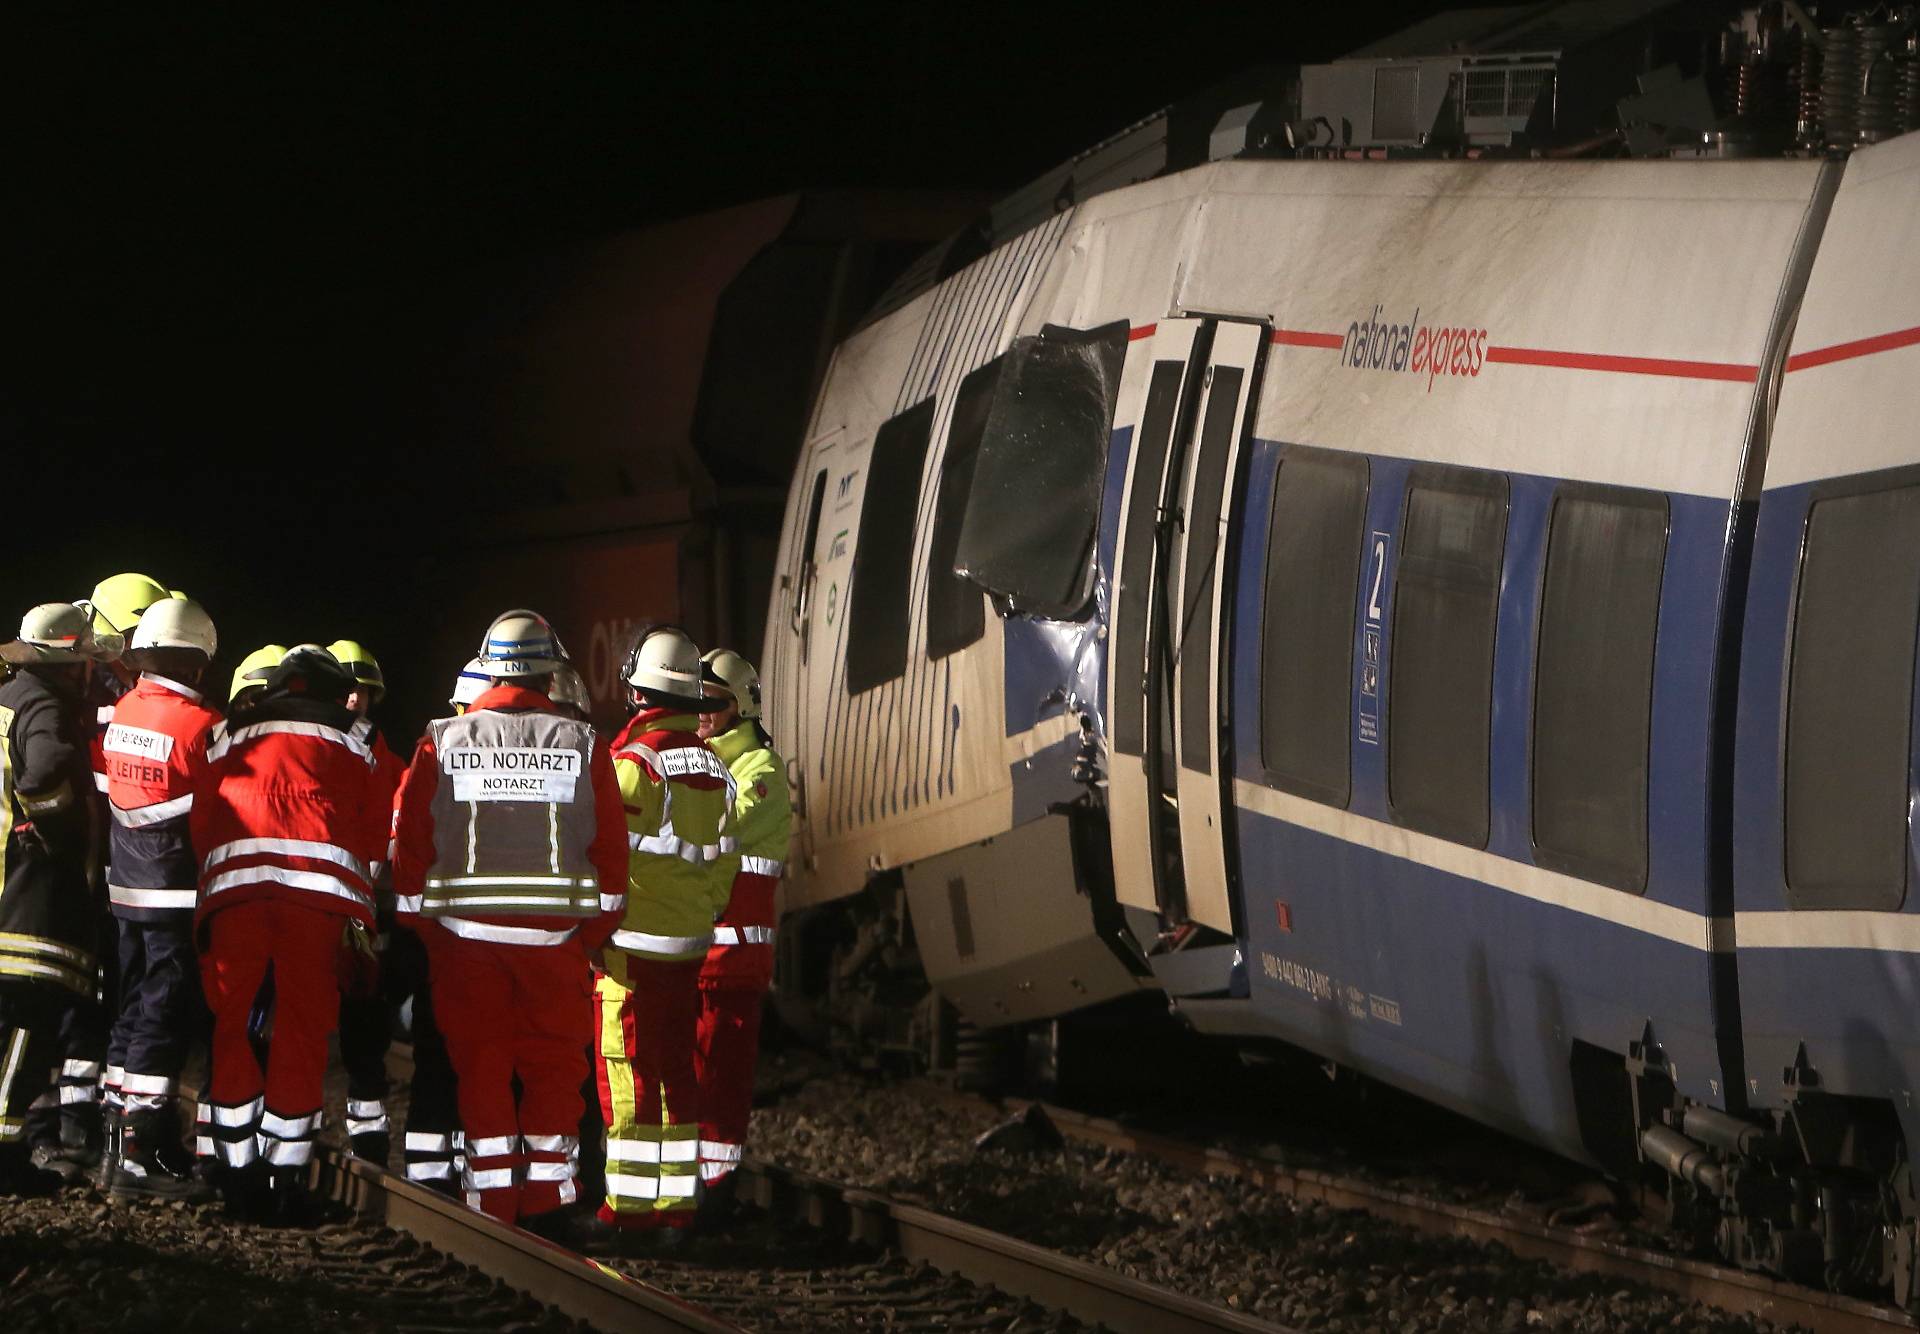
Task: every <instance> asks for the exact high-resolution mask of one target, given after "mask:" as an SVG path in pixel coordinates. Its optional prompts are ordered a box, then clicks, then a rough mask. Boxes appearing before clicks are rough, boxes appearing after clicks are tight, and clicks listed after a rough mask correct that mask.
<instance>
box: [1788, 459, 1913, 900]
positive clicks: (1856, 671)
mask: <svg viewBox="0 0 1920 1334" xmlns="http://www.w3.org/2000/svg"><path fill="white" fill-rule="evenodd" d="M1916 620H1920V486H1905V487H1900V488H1898V489H1894V490H1880V491H1869V492H1865V493H1856V494H1851V495H1829V496H1827V497H1826V498H1823V499H1816V500H1815V501H1814V503H1813V506H1812V508H1811V509H1810V510H1809V511H1808V514H1807V528H1806V536H1805V538H1804V539H1803V541H1802V542H1801V548H1800V586H1799V590H1798V593H1797V596H1796V599H1795V607H1794V617H1793V643H1792V650H1791V651H1792V657H1791V660H1790V663H1789V667H1788V684H1787V724H1786V731H1787V738H1786V740H1787V745H1786V762H1785V767H1786V775H1785V785H1786V803H1785V804H1786V854H1787V855H1786V861H1787V865H1786V872H1787V900H1788V902H1789V904H1790V905H1791V906H1793V907H1795V908H1856V909H1880V910H1892V909H1895V908H1898V907H1899V906H1900V904H1901V902H1902V901H1903V900H1904V899H1905V898H1906V892H1907V801H1908V786H1909V784H1908V767H1909V760H1908V757H1909V754H1910V748H1911V735H1910V734H1911V731H1912V726H1913V669H1914V627H1915V623H1916Z"/></svg>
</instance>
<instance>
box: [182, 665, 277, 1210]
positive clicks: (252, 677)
mask: <svg viewBox="0 0 1920 1334" xmlns="http://www.w3.org/2000/svg"><path fill="white" fill-rule="evenodd" d="M286 656H287V646H286V645H285V644H263V645H262V646H261V647H259V648H257V649H255V650H254V651H253V652H251V653H249V654H247V656H246V657H244V658H242V659H240V665H239V666H238V667H235V668H234V669H233V681H232V684H231V685H230V686H229V687H228V689H227V726H228V727H229V728H233V727H239V726H240V725H241V724H243V723H245V722H246V721H247V716H248V713H249V712H250V711H251V710H252V708H253V706H254V705H255V704H256V703H258V702H259V700H260V697H261V696H262V695H264V694H266V693H267V678H268V677H269V676H271V675H273V669H274V668H275V667H278V666H279V665H280V660H281V659H282V658H284V657H286ZM254 1004H255V1014H256V1015H257V1016H258V1017H259V1019H260V1020H261V1021H262V1024H263V1023H264V1020H265V1018H266V1015H267V1014H269V1013H271V1011H272V1007H273V982H272V980H271V979H269V980H268V981H267V982H266V984H265V985H264V986H263V987H262V988H261V990H260V993H259V995H258V996H257V997H256V998H255V1002H254ZM260 1026H261V1025H256V1027H260ZM265 1049H266V1048H265V1044H264V1041H263V1042H262V1043H261V1044H260V1046H259V1047H258V1049H257V1050H258V1051H265ZM194 1130H195V1134H194V1141H193V1152H194V1157H195V1159H196V1160H197V1161H196V1163H195V1170H196V1172H197V1173H198V1174H199V1175H200V1176H201V1177H202V1178H203V1179H205V1180H212V1179H213V1178H214V1177H215V1176H216V1175H218V1169H219V1167H220V1166H221V1160H220V1154H219V1149H218V1147H217V1146H216V1145H215V1143H214V1138H213V1104H212V1103H210V1102H208V1101H207V1100H206V1098H204V1097H203V1098H201V1099H200V1111H199V1117H198V1123H197V1124H196V1126H195V1128H194Z"/></svg>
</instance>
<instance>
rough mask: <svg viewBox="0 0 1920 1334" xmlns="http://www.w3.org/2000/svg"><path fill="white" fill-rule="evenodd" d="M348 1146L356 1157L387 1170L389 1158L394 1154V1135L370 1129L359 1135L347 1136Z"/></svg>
mask: <svg viewBox="0 0 1920 1334" xmlns="http://www.w3.org/2000/svg"><path fill="white" fill-rule="evenodd" d="M347 1147H348V1148H349V1149H351V1150H352V1151H353V1156H354V1157H356V1158H361V1159H365V1160H366V1161H367V1162H370V1163H372V1164H373V1165H374V1166H375V1167H377V1168H379V1169H380V1170H381V1171H382V1172H384V1171H386V1170H387V1159H388V1158H390V1157H391V1156H392V1154H393V1136H391V1135H389V1134H388V1133H387V1132H386V1131H384V1130H368V1131H363V1132H362V1133H360V1134H358V1135H349V1136H347Z"/></svg>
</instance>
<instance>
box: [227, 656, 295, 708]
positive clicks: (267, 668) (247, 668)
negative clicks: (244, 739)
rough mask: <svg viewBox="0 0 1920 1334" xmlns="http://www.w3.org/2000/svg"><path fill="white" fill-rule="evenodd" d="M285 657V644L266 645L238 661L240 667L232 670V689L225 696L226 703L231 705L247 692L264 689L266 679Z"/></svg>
mask: <svg viewBox="0 0 1920 1334" xmlns="http://www.w3.org/2000/svg"><path fill="white" fill-rule="evenodd" d="M286 656H287V646H286V645H285V644H268V645H266V646H265V647H264V648H257V649H255V650H254V651H253V652H251V653H249V654H247V656H246V657H244V658H242V659H240V665H239V666H238V667H235V668H234V669H233V689H232V690H231V691H230V692H228V694H227V702H228V703H229V704H231V703H233V702H234V701H236V700H238V699H239V698H240V696H241V695H243V694H245V693H246V692H247V691H249V690H258V689H262V688H264V687H265V686H266V684H267V678H268V677H269V676H271V675H273V669H274V668H275V667H278V666H279V665H280V659H282V658H284V657H286Z"/></svg>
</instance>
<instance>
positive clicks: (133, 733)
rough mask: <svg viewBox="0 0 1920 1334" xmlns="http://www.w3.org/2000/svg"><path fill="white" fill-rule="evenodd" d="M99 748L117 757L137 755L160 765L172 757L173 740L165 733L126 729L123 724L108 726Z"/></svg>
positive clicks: (142, 728) (132, 728)
mask: <svg viewBox="0 0 1920 1334" xmlns="http://www.w3.org/2000/svg"><path fill="white" fill-rule="evenodd" d="M100 746H101V749H103V750H108V751H112V752H113V753H115V754H118V755H138V756H139V757H140V758H141V759H143V760H158V761H159V762H160V763H162V764H165V763H166V762H167V760H168V759H169V758H171V757H172V755H173V738H172V737H170V736H168V735H167V734H166V733H165V732H156V731H153V730H152V729H150V728H146V727H128V726H127V725H126V724H125V723H113V724H111V725H109V726H108V728H107V735H106V738H105V739H104V740H103V741H102V742H101V743H100Z"/></svg>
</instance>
